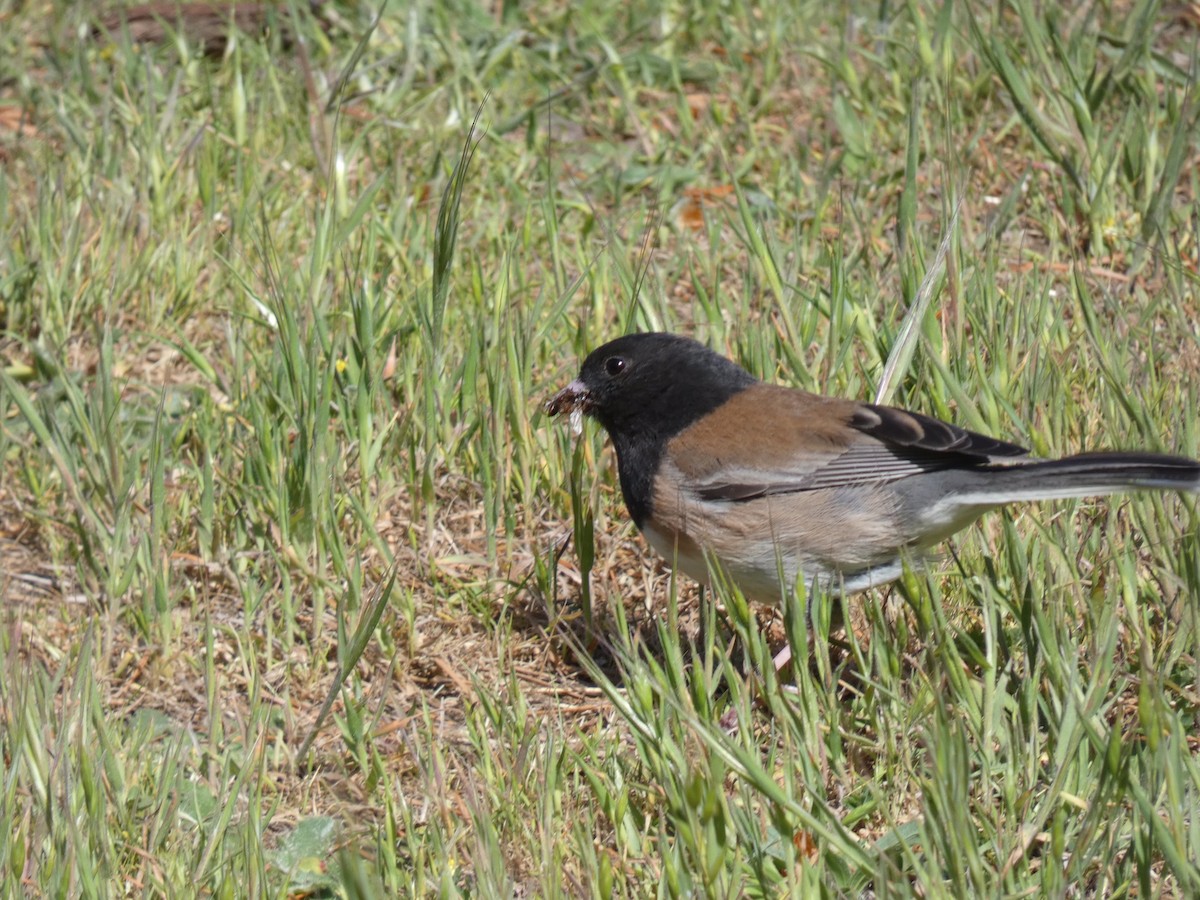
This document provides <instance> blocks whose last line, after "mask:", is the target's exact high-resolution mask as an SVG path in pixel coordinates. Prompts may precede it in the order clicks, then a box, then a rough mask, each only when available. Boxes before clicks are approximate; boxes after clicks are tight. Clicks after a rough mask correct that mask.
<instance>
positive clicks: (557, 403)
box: [546, 378, 593, 416]
mask: <svg viewBox="0 0 1200 900" xmlns="http://www.w3.org/2000/svg"><path fill="white" fill-rule="evenodd" d="M592 406H593V403H592V392H591V391H589V390H588V389H587V385H585V384H584V383H583V382H582V381H580V380H579V379H578V378H576V379H575V380H574V381H572V382H571V383H570V384H568V385H567V386H566V387H565V388H563V389H562V390H561V391H559V392H558V393H557V394H555V395H554V396H553V397H551V398H550V399H549V400H547V401H546V415H548V416H558V415H561V414H563V413H573V412H576V411H579V412H581V413H590V412H591V411H592Z"/></svg>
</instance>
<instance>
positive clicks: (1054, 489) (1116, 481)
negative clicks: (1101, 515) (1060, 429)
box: [959, 452, 1200, 506]
mask: <svg viewBox="0 0 1200 900" xmlns="http://www.w3.org/2000/svg"><path fill="white" fill-rule="evenodd" d="M984 472H986V473H987V475H986V476H985V477H982V478H980V479H978V486H977V487H976V488H975V489H974V490H970V491H969V492H968V493H969V494H970V500H969V502H972V503H979V504H989V505H990V504H994V505H997V506H999V505H1001V504H1006V503H1017V502H1021V501H1032V500H1058V499H1065V498H1068V497H1100V496H1104V495H1106V494H1119V493H1123V492H1125V491H1144V490H1166V491H1186V492H1190V493H1200V462H1197V461H1196V460H1194V459H1188V458H1186V457H1182V456H1166V455H1164V454H1159V453H1124V452H1114V453H1080V454H1078V455H1076V456H1068V457H1065V458H1063V459H1052V460H1045V461H1040V462H1031V463H1021V464H1017V465H997V466H989V467H987V468H986V469H984V470H980V474H981V475H983V473H984ZM966 499H967V498H966V497H964V496H961V495H960V497H959V500H966Z"/></svg>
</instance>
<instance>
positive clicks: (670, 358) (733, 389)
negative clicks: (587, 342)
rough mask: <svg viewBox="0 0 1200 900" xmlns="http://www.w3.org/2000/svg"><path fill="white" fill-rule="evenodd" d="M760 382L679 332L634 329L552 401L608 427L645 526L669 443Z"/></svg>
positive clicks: (552, 407) (555, 411)
mask: <svg viewBox="0 0 1200 900" xmlns="http://www.w3.org/2000/svg"><path fill="white" fill-rule="evenodd" d="M755 382H756V379H755V378H754V376H752V375H751V374H750V373H749V372H747V371H746V370H745V369H743V368H742V367H741V366H739V365H737V364H736V363H734V362H731V361H730V360H728V359H726V358H725V357H723V356H721V355H720V354H717V353H714V352H713V351H711V350H709V349H708V348H707V347H705V346H704V345H703V344H699V343H697V342H696V341H693V340H689V339H688V338H683V337H678V336H676V335H673V334H661V333H651V334H630V335H626V336H625V337H620V338H617V339H616V340H614V341H609V342H608V343H607V344H605V345H603V346H602V347H599V348H597V349H596V350H593V351H592V352H591V353H590V354H589V355H588V358H587V359H586V360H584V362H583V368H582V369H580V371H579V377H578V378H577V379H575V380H574V381H573V382H571V383H570V384H569V385H567V386H566V387H565V388H563V389H562V390H561V391H559V392H558V393H557V394H555V395H554V397H553V398H552V399H551V400H550V401H549V403H547V404H546V411H547V412H548V413H549V414H550V415H559V414H560V413H567V412H575V411H576V410H578V411H580V412H583V413H584V414H586V415H590V416H592V417H594V418H595V419H596V420H598V421H599V422H600V424H601V425H603V426H604V430H605V431H607V432H608V434H609V437H611V438H612V441H613V445H614V446H615V447H616V450H617V463H618V465H619V467H620V474H621V488H622V491H623V492H624V494H625V502H626V504H627V505H628V506H629V511H630V513H631V514H632V515H633V518H634V521H635V522H637V523H638V525H639V526H640V525H641V524H642V521H643V519H644V517H645V515H646V514H647V513H648V512H649V508H650V500H651V498H650V486H651V483H652V481H653V478H654V474H655V472H656V471H657V469H658V465H659V464H660V462H661V461H662V454H663V450H664V448H665V446H666V443H667V441H669V440H670V439H671V438H672V437H674V436H675V435H676V434H678V433H679V432H681V431H683V429H685V428H687V427H688V426H689V425H691V424H692V423H693V422H696V421H697V420H698V419H700V418H701V417H702V416H704V415H705V414H707V413H709V412H712V411H713V410H714V409H716V408H717V407H719V406H720V405H721V404H723V403H724V402H725V401H727V400H728V399H729V398H730V397H732V396H733V395H734V394H736V393H738V392H739V391H742V390H745V389H746V388H748V387H749V386H750V385H752V384H754V383H755Z"/></svg>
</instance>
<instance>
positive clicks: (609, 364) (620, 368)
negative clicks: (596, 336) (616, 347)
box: [604, 356, 625, 377]
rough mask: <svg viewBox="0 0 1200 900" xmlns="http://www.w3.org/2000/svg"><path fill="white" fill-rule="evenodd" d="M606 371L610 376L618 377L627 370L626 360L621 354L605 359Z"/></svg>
mask: <svg viewBox="0 0 1200 900" xmlns="http://www.w3.org/2000/svg"><path fill="white" fill-rule="evenodd" d="M604 371H605V372H607V373H608V374H609V376H610V377H616V376H617V375H620V374H621V373H622V372H624V371H625V360H624V359H622V358H621V357H619V356H610V357H609V358H608V359H606V360H605V361H604Z"/></svg>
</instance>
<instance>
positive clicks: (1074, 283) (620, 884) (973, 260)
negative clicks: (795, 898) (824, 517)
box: [0, 0, 1200, 897]
mask: <svg viewBox="0 0 1200 900" xmlns="http://www.w3.org/2000/svg"><path fill="white" fill-rule="evenodd" d="M92 16H93V13H91V12H90V11H89V10H88V9H87V8H86V7H85V6H83V5H79V4H65V3H62V4H59V3H49V2H40V3H25V4H19V3H18V4H13V3H4V2H0V26H2V27H0V162H2V163H3V165H0V235H3V239H2V240H0V366H2V368H3V374H0V479H2V480H0V596H3V606H2V610H3V612H2V616H3V628H2V629H0V721H2V723H3V727H0V774H2V776H3V777H2V778H0V823H3V825H5V826H6V827H3V828H0V859H3V860H4V864H2V865H0V880H2V881H3V891H4V894H5V895H6V896H7V895H13V894H32V895H55V896H110V895H132V894H138V895H151V896H155V895H170V896H176V895H196V894H203V895H213V896H229V897H233V896H243V895H269V896H288V895H313V896H333V895H337V896H354V897H357V896H377V895H403V896H420V895H428V894H436V895H438V896H458V895H463V896H506V895H513V894H515V893H517V892H523V893H526V894H530V895H538V896H556V895H572V896H575V895H581V896H599V897H608V896H613V895H620V896H646V895H666V896H680V895H687V894H691V895H703V896H760V895H761V896H779V895H782V894H789V893H794V894H801V895H811V894H813V893H815V892H816V891H821V892H822V893H824V894H827V895H859V896H865V895H874V896H909V895H920V896H954V897H958V896H973V895H982V896H1031V895H1049V896H1066V895H1075V896H1078V895H1105V896H1129V895H1137V896H1166V897H1175V896H1178V897H1185V896H1194V895H1195V894H1196V893H1197V892H1198V891H1200V866H1198V865H1197V862H1196V860H1197V859H1200V821H1198V816H1197V810H1198V809H1200V764H1198V757H1197V752H1196V750H1197V745H1196V739H1195V736H1194V735H1195V732H1196V729H1197V725H1198V724H1200V673H1198V670H1197V662H1196V653H1197V646H1198V644H1200V606H1198V605H1197V601H1198V600H1200V517H1198V514H1197V508H1196V504H1195V502H1194V500H1192V499H1189V498H1180V497H1176V496H1173V495H1167V496H1161V497H1160V496H1146V495H1144V496H1138V497H1134V498H1126V499H1115V500H1112V501H1106V502H1094V503H1093V502H1087V503H1082V502H1081V503H1068V504H1046V505H1041V506H1036V507H1031V508H1028V509H1020V510H1017V509H1014V510H1012V511H1009V512H1005V513H1003V514H995V515H992V516H990V517H988V518H987V519H985V520H984V522H983V523H982V524H981V525H980V526H977V527H975V528H973V529H971V530H969V531H967V532H964V533H963V534H962V535H961V536H959V537H957V538H956V539H955V540H954V542H953V543H952V544H951V545H949V546H948V548H947V552H946V554H945V556H944V557H943V558H942V559H940V560H937V561H935V562H934V563H933V564H931V565H930V566H929V567H928V568H927V569H926V570H925V571H923V572H914V573H909V574H908V575H906V577H905V579H904V580H903V581H902V582H901V583H899V584H898V585H897V586H895V587H894V588H892V589H891V590H888V591H877V592H873V593H869V594H866V595H863V596H861V597H857V598H852V599H851V600H849V601H828V600H827V599H826V598H820V597H814V598H809V601H804V602H802V600H801V599H797V600H796V602H794V603H790V604H789V605H788V606H787V608H786V609H785V610H783V611H781V612H772V611H768V610H757V609H751V608H748V607H746V605H745V604H744V603H743V602H741V601H740V600H739V598H738V597H737V595H736V592H734V591H730V590H722V589H718V590H717V591H716V592H715V599H716V600H717V601H718V603H717V604H715V605H714V604H712V603H707V602H700V598H699V597H698V592H697V589H696V587H695V586H694V585H692V584H690V583H688V582H686V580H685V579H680V580H679V581H678V582H675V581H673V580H672V579H671V578H670V576H669V573H667V572H666V570H665V569H663V567H662V566H661V565H660V564H659V563H658V562H657V561H656V560H654V559H653V558H652V556H651V554H650V552H649V551H648V549H647V548H646V547H645V545H644V544H643V543H642V542H641V540H640V539H639V538H638V536H637V535H636V533H635V531H634V530H633V528H632V526H631V525H630V524H629V523H628V521H627V517H626V515H625V513H624V510H623V508H622V505H621V502H620V496H619V491H618V490H617V489H616V487H615V478H614V472H613V466H612V464H611V453H610V451H609V450H608V449H607V448H606V445H605V441H604V438H603V435H602V434H600V433H598V431H597V429H595V428H594V427H589V428H588V429H586V430H585V433H584V435H583V436H582V437H581V438H579V439H576V438H574V437H573V436H572V435H571V434H570V433H569V429H567V428H566V427H564V426H560V425H559V424H558V423H556V422H550V421H548V420H547V419H546V418H545V417H544V416H543V415H542V413H541V404H542V402H543V401H544V400H545V399H546V398H547V397H548V396H549V395H550V393H551V392H552V391H553V390H554V389H555V388H556V387H558V386H560V385H561V384H563V383H564V382H565V381H566V380H568V379H569V378H570V377H572V376H573V374H574V371H575V368H576V366H577V365H578V361H579V359H580V358H581V357H582V355H583V354H584V353H586V351H587V350H588V349H589V348H591V347H593V346H595V345H596V344H597V343H599V342H601V341H603V340H605V339H607V338H609V337H611V336H614V335H617V334H620V333H622V332H624V331H626V330H629V329H645V328H664V329H669V330H673V331H679V332H683V333H688V334H693V335H696V336H697V337H699V338H700V339H702V340H704V341H705V342H707V343H708V344H710V345H711V346H713V347H716V348H719V349H720V350H722V351H723V352H727V353H728V354H729V355H731V356H734V357H735V358H737V359H738V360H739V361H741V362H742V363H743V364H744V365H746V366H747V367H748V368H749V369H750V370H752V371H754V372H755V373H756V374H758V375H760V376H762V377H764V378H767V379H770V380H773V381H777V382H781V383H786V384H792V385H796V386H801V387H806V388H818V389H820V390H822V391H825V392H828V393H835V394H843V395H848V396H859V397H871V396H873V395H874V394H875V392H876V391H877V390H878V389H879V388H880V387H881V383H883V382H885V381H886V384H885V385H884V387H885V389H886V390H887V391H888V392H889V394H890V397H891V400H892V402H895V403H898V404H903V405H908V406H912V407H913V408H916V409H919V410H921V411H923V412H927V413H930V414H934V415H938V416H943V417H947V418H950V419H952V420H954V421H955V422H958V423H960V424H962V425H965V426H967V427H971V428H975V429H979V430H985V431H990V432H992V433H995V434H997V435H998V436H1001V437H1006V438H1010V439H1016V440H1019V441H1022V442H1024V443H1026V444H1027V445H1028V446H1031V447H1032V448H1033V449H1034V450H1035V451H1036V452H1038V453H1040V454H1045V455H1053V454H1061V453H1067V452H1071V451H1073V450H1077V449H1080V448H1102V447H1143V448H1150V449H1161V450H1168V451H1172V452H1177V453H1181V454H1187V455H1191V456H1200V428H1198V425H1197V422H1198V417H1197V399H1198V398H1197V390H1196V384H1197V383H1198V381H1197V378H1198V375H1200V344H1198V332H1197V326H1196V322H1197V320H1198V318H1200V304H1198V301H1197V293H1196V272H1197V260H1198V250H1197V245H1196V231H1195V220H1194V219H1195V217H1194V210H1195V208H1196V203H1197V198H1198V196H1200V191H1198V187H1200V182H1198V180H1197V176H1196V172H1197V171H1200V169H1198V168H1197V166H1196V162H1197V156H1198V152H1200V143H1198V140H1197V138H1198V126H1197V118H1198V115H1200V107H1198V105H1197V104H1198V103H1200V101H1198V100H1197V94H1196V92H1195V91H1194V89H1193V82H1194V73H1195V71H1196V64H1197V56H1196V52H1195V47H1196V41H1197V32H1196V27H1197V25H1196V20H1195V18H1194V16H1191V14H1190V13H1189V12H1188V11H1187V10H1186V9H1185V8H1184V7H1179V8H1176V7H1169V8H1168V7H1166V6H1160V5H1159V4H1157V3H1153V2H1111V3H1094V4H1083V5H1080V6H1078V7H1077V8H1069V9H1068V8H1060V6H1059V5H1058V4H1042V3H1038V2H1034V0H1013V2H1011V3H1007V4H1003V5H996V6H995V7H994V8H986V9H985V8H984V7H983V6H982V5H968V4H950V3H944V4H937V3H924V2H910V3H905V4H883V5H880V4H877V3H862V4H851V5H850V6H849V7H845V6H842V5H839V4H828V3H813V2H799V3H787V4H785V3H766V4H758V5H753V6H748V5H744V4H741V3H736V2H735V3H732V4H727V5H724V6H721V7H720V8H719V9H718V8H717V7H711V8H710V7H706V6H703V5H695V6H691V5H680V4H672V3H667V2H662V0H643V2H637V3H634V4H626V5H624V6H615V5H612V4H602V3H594V2H586V0H585V2H583V3H580V4H572V5H569V6H568V5H563V4H545V3H543V4H534V5H528V6H520V7H518V6H517V5H512V4H503V5H495V6H494V7H491V6H480V5H475V4H471V3H466V2H463V3H457V2H455V3H445V4H441V3H433V4H420V3H417V4H396V3H393V4H388V5H386V6H383V7H373V6H369V5H360V4H352V3H341V2H331V3H326V4H324V5H322V6H320V7H319V8H317V9H316V11H315V12H314V11H310V10H309V7H308V5H307V4H301V3H296V4H289V5H287V6H286V9H281V11H279V12H277V13H276V14H275V15H274V16H273V17H272V18H271V20H270V23H269V27H268V28H267V30H266V32H265V33H264V34H261V35H260V34H258V33H257V31H255V32H254V33H250V34H243V33H236V34H235V35H234V36H233V38H232V40H229V41H228V42H227V44H226V46H225V47H224V49H223V50H222V51H221V52H218V53H216V54H215V55H209V56H205V55H204V54H203V53H202V52H201V51H202V50H203V49H204V48H203V47H202V46H201V45H200V43H199V42H198V40H197V38H196V32H195V31H192V32H191V33H190V35H189V30H188V29H186V28H185V29H183V30H178V29H176V28H175V27H174V23H173V22H171V21H169V20H163V22H162V23H161V26H162V27H161V29H160V31H161V32H162V34H161V40H159V41H157V42H156V41H150V42H146V43H142V44H137V43H133V42H132V41H131V36H130V33H129V32H128V31H120V30H119V29H118V31H119V33H118V34H117V36H116V37H115V38H111V39H110V38H108V37H104V36H103V35H97V34H95V33H93V32H92V31H91V28H92V26H93V25H94V24H96V20H95V19H94V18H92ZM472 123H474V124H472ZM943 245H944V247H945V250H946V252H945V258H944V263H943V264H942V265H940V266H935V258H936V257H937V254H938V250H939V247H942V246H943ZM931 269H935V271H934V274H933V277H932V278H930V279H929V281H928V283H927V284H926V285H925V287H924V288H922V282H923V280H925V278H926V274H927V272H929V271H930V270H931ZM918 297H919V299H918ZM925 304H928V306H927V307H926V306H925ZM926 309H927V311H925V312H922V310H926ZM910 310H917V312H915V313H913V312H910ZM889 359H891V360H893V362H894V363H895V364H896V365H895V366H894V368H893V370H892V371H890V372H889V374H888V375H887V376H886V378H885V376H884V371H885V366H886V365H887V363H888V361H889ZM568 538H569V539H570V545H569V546H567V540H568ZM806 602H811V604H812V610H813V612H812V616H813V619H814V621H815V623H816V624H815V626H814V629H813V630H812V631H811V632H810V631H809V630H807V629H806V628H805V627H804V623H805V622H806V621H807V619H808V616H809V614H808V612H807V607H806V605H805V603H806ZM833 603H842V604H843V605H844V607H845V608H844V609H843V610H842V613H843V616H842V618H844V620H845V621H846V622H848V623H850V625H849V626H848V627H845V628H838V627H836V626H835V625H833V624H832V623H833V622H836V621H837V620H838V616H835V615H833V613H834V610H833V609H832V608H831V606H832V604H833ZM717 606H719V607H720V609H719V610H718V609H717V608H716V607H717ZM701 626H704V627H701ZM788 637H790V639H791V642H792V644H793V647H794V650H795V655H796V662H795V664H794V665H793V666H792V668H791V671H790V672H789V673H786V677H785V679H784V680H786V681H788V682H790V685H789V686H786V687H785V685H783V684H781V683H779V680H778V679H777V678H776V677H775V676H774V675H773V674H772V673H771V671H770V669H769V668H768V667H766V661H767V660H768V659H769V656H770V654H771V652H772V651H773V650H775V649H778V647H779V646H780V645H781V643H782V641H783V640H784V639H785V638H788ZM756 672H761V673H764V674H761V675H759V674H754V673H756ZM731 712H736V716H731V715H730V713H731ZM734 720H736V724H735V725H733V726H732V727H728V728H727V727H725V726H723V725H722V722H723V721H724V722H726V723H728V722H730V721H734Z"/></svg>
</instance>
